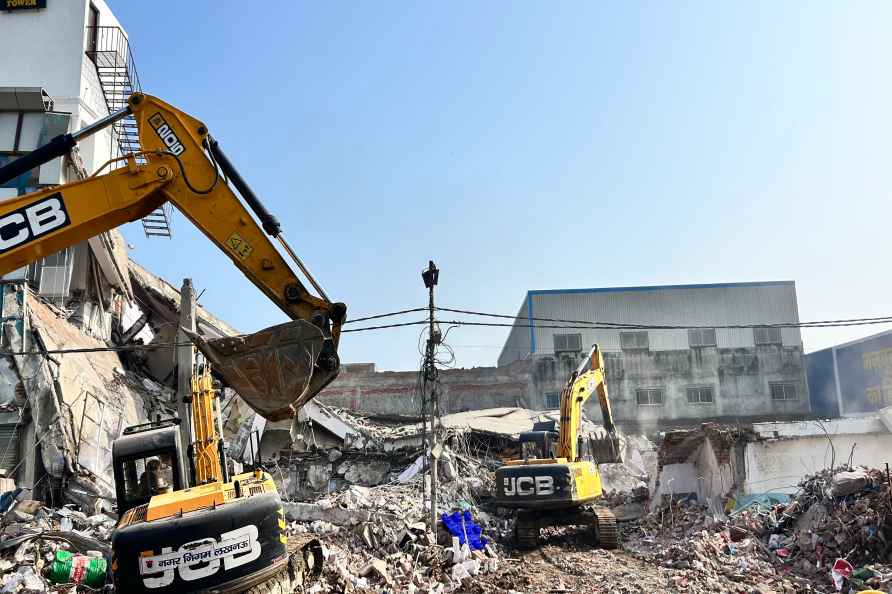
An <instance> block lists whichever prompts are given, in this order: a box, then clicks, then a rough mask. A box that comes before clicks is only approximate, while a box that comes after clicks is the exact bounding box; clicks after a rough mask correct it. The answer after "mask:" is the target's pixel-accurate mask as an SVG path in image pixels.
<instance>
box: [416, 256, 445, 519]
mask: <svg viewBox="0 0 892 594" xmlns="http://www.w3.org/2000/svg"><path fill="white" fill-rule="evenodd" d="M439 277H440V271H439V270H437V267H436V266H435V265H434V261H433V260H429V261H428V265H427V270H424V271H422V273H421V278H422V279H423V280H424V286H425V287H426V288H427V290H428V314H429V326H428V337H427V349H426V350H425V355H424V388H423V394H428V386H430V399H429V400H430V401H429V410H425V409H422V415H423V416H426V415H427V414H430V429H431V439H430V468H431V516H430V525H431V526H430V527H431V532H433V533H434V534H436V533H437V460H438V459H439V458H440V443H439V430H438V427H437V425H438V421H439V419H440V401H439V393H438V392H439V390H438V382H437V364H436V352H437V345H439V344H440V338H441V337H440V330H439V327H438V326H437V323H436V320H435V319H434V287H435V286H437V281H438V280H439ZM422 406H424V400H422ZM424 422H425V421H424V420H422V423H424ZM423 429H424V427H423V426H422V430H423Z"/></svg>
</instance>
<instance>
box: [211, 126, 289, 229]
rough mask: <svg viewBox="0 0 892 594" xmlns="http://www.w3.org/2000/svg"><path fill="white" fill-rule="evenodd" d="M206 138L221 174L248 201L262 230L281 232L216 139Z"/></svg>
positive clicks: (273, 218) (275, 220)
mask: <svg viewBox="0 0 892 594" xmlns="http://www.w3.org/2000/svg"><path fill="white" fill-rule="evenodd" d="M208 140H209V142H208V148H209V149H210V151H211V154H212V155H213V157H214V159H215V160H216V161H217V164H218V165H219V166H220V169H221V170H222V171H223V174H224V175H225V176H226V177H227V178H228V179H229V181H231V182H232V185H233V186H235V189H236V190H238V193H239V194H241V196H242V198H244V200H245V202H247V203H248V206H250V207H251V210H253V211H254V213H255V214H256V215H257V217H258V218H259V219H260V224H261V226H262V227H263V230H264V231H266V233H267V234H268V235H270V236H272V237H275V236H277V235H278V234H279V233H281V231H282V226H281V225H280V224H279V221H278V220H277V219H276V217H274V216H273V215H272V214H270V212H269V211H268V210H266V207H265V206H264V205H263V203H262V202H261V201H260V198H258V197H257V195H256V194H254V192H253V191H252V190H251V187H250V186H249V185H248V182H246V181H245V180H244V178H242V176H241V175H240V174H239V172H238V171H237V170H236V168H235V166H234V165H233V164H232V162H231V161H230V160H229V158H228V157H227V156H226V154H225V153H224V152H223V149H221V148H220V145H219V144H218V143H217V141H216V140H214V139H213V138H209V139H208Z"/></svg>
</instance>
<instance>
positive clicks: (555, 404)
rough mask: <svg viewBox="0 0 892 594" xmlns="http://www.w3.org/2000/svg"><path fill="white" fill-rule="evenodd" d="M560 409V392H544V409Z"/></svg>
mask: <svg viewBox="0 0 892 594" xmlns="http://www.w3.org/2000/svg"><path fill="white" fill-rule="evenodd" d="M560 407H561V393H560V392H545V408H547V409H552V408H560Z"/></svg>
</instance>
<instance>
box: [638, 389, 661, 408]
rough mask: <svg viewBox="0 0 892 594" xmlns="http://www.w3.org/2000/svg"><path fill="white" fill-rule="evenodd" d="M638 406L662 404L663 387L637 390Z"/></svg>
mask: <svg viewBox="0 0 892 594" xmlns="http://www.w3.org/2000/svg"><path fill="white" fill-rule="evenodd" d="M635 396H636V397H637V398H638V406H661V405H662V404H663V389H662V388H646V389H642V390H635Z"/></svg>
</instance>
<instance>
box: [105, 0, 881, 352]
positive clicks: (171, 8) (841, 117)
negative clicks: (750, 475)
mask: <svg viewBox="0 0 892 594" xmlns="http://www.w3.org/2000/svg"><path fill="white" fill-rule="evenodd" d="M111 6H112V9H113V10H114V11H115V13H116V15H117V16H118V18H119V19H120V20H121V22H122V24H123V25H124V27H125V28H126V29H127V30H128V31H129V34H130V38H131V44H132V47H133V51H134V54H135V58H136V63H137V66H138V70H139V75H140V79H141V81H142V85H143V89H144V90H145V91H146V92H149V93H152V94H155V95H159V96H161V97H163V98H164V99H166V100H167V101H169V102H171V103H173V104H174V105H177V106H178V107H180V108H182V109H184V110H187V111H189V112H190V113H192V114H194V115H196V117H198V118H200V119H202V120H203V121H205V122H206V123H207V124H208V126H209V128H210V130H211V133H212V134H214V136H215V137H216V138H217V139H218V140H219V141H220V142H221V144H222V145H223V147H224V148H225V150H226V151H227V153H228V154H229V156H230V158H231V159H232V160H233V161H234V162H235V163H236V165H237V166H238V167H239V169H240V171H241V172H242V174H243V176H244V177H245V178H246V179H247V180H248V181H249V182H250V183H251V185H252V186H253V188H254V190H255V191H256V193H257V194H258V195H259V196H261V197H262V199H263V200H264V201H265V202H266V203H267V205H268V207H269V208H270V210H272V211H273V212H274V213H276V214H277V215H278V216H279V218H280V219H281V221H282V224H283V228H284V230H285V235H286V237H287V239H288V240H289V241H290V242H291V243H292V245H293V246H294V247H295V248H296V249H297V251H298V253H299V254H301V256H302V257H303V258H304V261H305V262H306V263H307V264H308V265H309V266H310V268H311V270H313V271H314V272H315V274H316V276H317V278H318V279H319V280H320V281H321V282H322V284H323V286H324V287H325V288H326V290H327V292H328V294H329V295H330V296H331V297H332V298H334V299H337V300H342V301H345V302H346V303H347V304H348V307H349V311H350V314H351V316H352V317H358V316H362V315H367V314H374V313H381V312H385V311H392V310H396V309H402V308H405V307H416V306H420V305H424V304H425V303H426V294H425V290H424V287H423V284H422V282H421V278H420V274H419V272H420V270H421V269H422V268H423V267H424V266H425V265H426V263H427V260H428V259H429V258H433V259H434V260H435V261H436V262H437V264H438V266H439V267H440V269H441V274H440V286H439V287H438V301H439V303H440V304H442V305H444V306H451V307H460V308H468V309H477V310H483V311H494V312H504V313H509V314H510V313H515V312H516V311H517V308H518V307H519V305H520V303H521V300H522V299H523V297H524V295H525V293H526V291H527V290H528V289H545V288H569V287H600V286H617V285H619V286H623V285H641V284H645V285H652V284H663V283H667V284H676V283H703V282H729V281H750V280H780V279H783V280H786V279H792V280H795V281H796V283H797V289H798V299H799V310H800V317H801V319H802V320H815V319H828V318H840V317H856V316H879V315H888V314H890V313H892V312H890V309H892V306H890V305H889V304H888V301H889V300H888V298H887V297H886V296H887V295H888V294H889V293H890V290H892V278H890V275H889V274H887V271H886V268H887V267H886V263H887V261H888V259H889V255H890V254H892V234H890V232H889V227H890V225H889V215H890V206H889V204H890V188H892V185H890V181H892V180H890V177H892V174H890V171H892V168H890V154H892V151H890V148H892V147H890V144H892V115H890V114H892V107H890V106H892V84H890V83H892V81H890V74H889V72H890V71H889V67H888V56H889V55H892V47H890V46H892V41H890V38H889V36H888V31H887V29H888V23H889V22H890V17H892V5H890V4H888V3H883V2H847V3H839V2H836V3H831V2H817V1H816V2H809V3H804V2H803V3H799V2H739V3H733V4H732V3H729V2H721V3H716V2H706V1H703V2H681V1H679V2H643V1H642V2H606V1H605V2H524V1H518V2H511V3H505V2H482V1H481V2H442V3H421V2H405V3H396V2H350V3H348V2H326V3H322V2H290V1H280V2H279V1H272V0H271V1H269V2H260V3H244V2H220V1H219V0H218V1H215V2H210V1H194V2H181V1H179V0H156V1H155V2H153V3H152V4H151V6H149V5H147V4H145V3H131V2H124V1H122V0H111ZM253 6H259V7H262V8H260V9H252V8H251V7H253ZM159 15H163V17H162V16H159ZM125 234H126V236H127V238H128V240H129V241H130V242H131V243H132V244H133V245H134V246H135V249H134V250H133V252H132V256H133V257H134V258H135V259H136V260H137V261H139V262H141V263H143V264H145V265H147V266H149V267H150V268H151V269H152V270H154V271H156V272H157V273H159V274H161V275H163V276H164V277H166V278H167V279H168V280H171V281H172V282H174V283H178V282H179V280H180V279H182V278H183V277H184V276H191V277H192V278H193V279H194V282H195V284H196V286H197V288H198V290H199V291H201V290H205V293H204V295H203V297H202V300H201V301H202V303H203V304H204V305H205V306H206V307H208V308H210V309H211V310H212V311H214V312H215V313H216V314H218V315H219V316H221V317H223V318H225V319H227V320H228V321H229V322H230V323H231V324H233V325H234V326H236V327H237V328H239V329H241V330H244V331H253V330H257V329H259V328H261V327H263V326H265V325H269V324H272V323H278V322H281V321H284V316H283V314H281V313H280V312H279V311H278V309H276V308H275V307H274V306H273V305H272V304H270V303H269V302H268V301H267V300H266V299H265V298H264V297H263V296H262V295H261V294H260V293H259V292H258V291H256V290H255V289H254V287H253V286H251V285H250V283H248V282H247V281H246V280H245V279H244V278H243V277H242V276H241V275H240V273H239V272H238V271H237V270H236V269H235V268H234V267H232V266H231V265H230V264H229V261H228V260H227V259H226V258H225V257H224V256H222V255H221V254H218V253H216V251H215V249H214V248H213V246H212V245H211V244H209V243H208V242H206V241H205V240H204V239H203V238H202V237H201V236H199V235H198V233H197V232H196V231H194V230H193V229H192V228H191V226H190V224H189V223H188V221H186V220H185V219H184V218H183V217H182V216H180V215H176V217H175V220H174V234H175V239H174V240H173V241H166V240H158V239H153V240H147V239H145V238H143V237H142V231H141V229H140V227H139V226H138V224H136V225H130V226H128V227H127V228H125ZM184 254H188V255H189V257H188V258H187V257H184ZM754 321H757V320H754ZM882 329H885V328H882V327H870V328H864V327H861V328H858V327H855V328H843V329H823V330H810V331H807V332H806V333H804V340H805V346H806V349H807V350H809V351H811V350H815V349H818V348H822V347H824V346H828V345H830V344H834V343H836V342H840V341H843V340H848V339H852V338H856V337H858V336H863V335H866V334H869V333H872V332H874V331H880V330H882ZM506 335H507V331H506V330H505V329H470V328H459V329H456V330H454V331H453V332H452V333H451V334H450V342H451V344H452V345H453V346H454V348H455V350H456V354H457V362H458V364H459V365H462V366H472V365H490V364H494V362H495V359H496V357H497V356H498V353H499V348H500V346H501V345H502V343H503V341H504V339H505V336H506ZM417 337H418V329H417V328H408V329H395V330H385V331H380V332H373V333H372V332H370V333H357V334H350V335H346V337H345V339H344V340H343V342H342V347H341V355H342V359H343V360H344V361H347V362H359V361H375V362H376V363H378V365H379V368H383V369H412V368H415V367H416V366H417V365H418V360H419V358H420V357H419V354H418V352H417Z"/></svg>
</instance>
